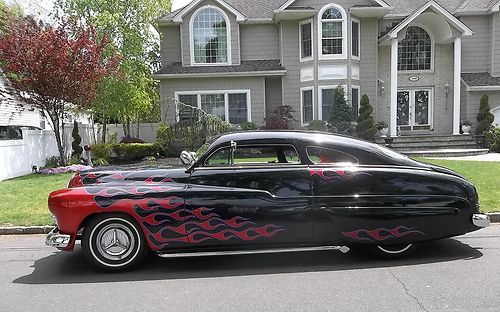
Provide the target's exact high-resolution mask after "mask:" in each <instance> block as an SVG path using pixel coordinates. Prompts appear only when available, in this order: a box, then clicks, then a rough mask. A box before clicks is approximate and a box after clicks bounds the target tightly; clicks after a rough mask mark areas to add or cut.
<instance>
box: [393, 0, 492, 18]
mask: <svg viewBox="0 0 500 312" xmlns="http://www.w3.org/2000/svg"><path fill="white" fill-rule="evenodd" d="M386 1H387V2H388V3H389V4H390V5H391V6H393V7H394V9H393V10H392V12H391V15H401V16H406V15H408V14H410V13H411V12H413V11H415V10H417V9H418V8H420V7H422V6H423V5H425V4H426V3H427V2H428V0H386ZM496 2H497V0H438V1H436V3H438V4H439V5H441V6H442V7H444V8H445V9H446V10H448V11H449V12H450V13H451V14H461V13H463V12H467V11H471V9H473V10H474V11H476V12H488V11H490V10H491V9H492V8H493V7H494V6H495V3H496Z"/></svg>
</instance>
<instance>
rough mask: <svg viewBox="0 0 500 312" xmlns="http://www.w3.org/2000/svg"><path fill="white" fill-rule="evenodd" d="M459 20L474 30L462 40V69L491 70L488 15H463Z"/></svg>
mask: <svg viewBox="0 0 500 312" xmlns="http://www.w3.org/2000/svg"><path fill="white" fill-rule="evenodd" d="M461 20H462V21H463V22H464V23H465V24H466V25H468V26H469V27H470V28H472V30H473V31H474V34H473V35H472V36H470V37H464V38H463V41H462V71H463V72H489V71H490V70H491V65H490V64H491V24H490V17H488V16H463V17H462V18H461Z"/></svg>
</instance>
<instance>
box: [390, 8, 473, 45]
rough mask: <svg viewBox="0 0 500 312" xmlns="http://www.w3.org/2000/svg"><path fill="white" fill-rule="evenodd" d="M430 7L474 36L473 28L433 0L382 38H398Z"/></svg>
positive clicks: (462, 31)
mask: <svg viewBox="0 0 500 312" xmlns="http://www.w3.org/2000/svg"><path fill="white" fill-rule="evenodd" d="M428 9H433V10H435V11H437V12H438V13H439V14H441V15H443V16H444V18H446V20H447V21H448V22H449V23H450V24H452V25H453V26H455V28H457V29H458V30H459V31H460V32H461V33H462V34H463V35H464V36H472V34H473V32H472V30H471V29H470V28H469V27H468V26H467V25H465V24H464V23H462V22H461V21H460V20H459V19H458V18H456V17H455V16H453V14H451V13H450V12H449V11H448V10H446V9H445V8H444V7H442V6H441V5H440V4H438V3H437V2H436V1H434V0H432V1H429V2H427V3H426V4H425V5H423V6H421V7H420V8H419V9H417V10H415V11H414V12H413V13H412V14H410V15H408V16H407V17H406V18H405V19H404V20H402V21H401V23H399V24H398V25H397V26H395V27H394V28H393V29H391V30H390V31H389V32H388V33H387V34H386V35H384V36H383V37H382V38H381V40H383V39H385V38H387V37H388V38H397V36H398V33H399V32H400V31H401V30H403V29H404V28H405V27H406V26H408V25H409V24H410V23H411V22H412V21H413V20H415V19H416V18H417V17H418V16H419V15H420V14H422V13H423V12H425V11H426V10H428Z"/></svg>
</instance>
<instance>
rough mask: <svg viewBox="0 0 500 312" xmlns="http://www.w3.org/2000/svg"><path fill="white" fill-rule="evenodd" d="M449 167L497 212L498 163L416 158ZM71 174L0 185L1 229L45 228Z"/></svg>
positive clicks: (485, 207) (499, 207)
mask: <svg viewBox="0 0 500 312" xmlns="http://www.w3.org/2000/svg"><path fill="white" fill-rule="evenodd" d="M418 160H420V161H423V162H428V163H433V164H436V165H440V166H444V167H447V168H450V169H452V170H454V171H456V172H458V173H460V174H462V175H463V176H465V177H466V178H467V179H469V180H470V181H471V182H472V183H474V185H475V186H476V188H477V190H478V192H479V197H480V201H481V209H482V210H483V211H485V212H494V211H500V163H499V162H477V161H455V160H434V159H422V158H420V159H418ZM71 176H72V174H61V175H38V174H37V175H29V176H25V177H22V178H17V179H12V180H7V181H3V182H0V226H15V225H48V224H51V223H52V220H51V218H50V212H49V210H48V208H47V196H48V195H49V193H50V192H52V191H54V190H57V189H61V188H65V187H66V185H67V183H68V181H69V179H70V177H71Z"/></svg>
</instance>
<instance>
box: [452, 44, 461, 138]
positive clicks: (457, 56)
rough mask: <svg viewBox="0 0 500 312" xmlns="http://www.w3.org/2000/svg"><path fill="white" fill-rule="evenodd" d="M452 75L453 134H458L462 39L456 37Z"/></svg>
mask: <svg viewBox="0 0 500 312" xmlns="http://www.w3.org/2000/svg"><path fill="white" fill-rule="evenodd" d="M454 49H455V53H454V74H453V134H460V82H461V73H462V38H461V37H456V38H455V44H454Z"/></svg>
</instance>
